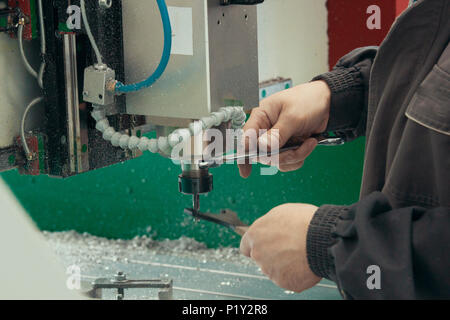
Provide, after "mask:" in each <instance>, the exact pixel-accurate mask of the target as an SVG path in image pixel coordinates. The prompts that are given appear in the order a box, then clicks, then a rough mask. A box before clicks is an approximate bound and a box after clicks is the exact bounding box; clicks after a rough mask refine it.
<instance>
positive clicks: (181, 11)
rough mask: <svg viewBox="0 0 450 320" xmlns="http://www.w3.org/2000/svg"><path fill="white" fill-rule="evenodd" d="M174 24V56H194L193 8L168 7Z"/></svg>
mask: <svg viewBox="0 0 450 320" xmlns="http://www.w3.org/2000/svg"><path fill="white" fill-rule="evenodd" d="M168 10H169V16H170V22H171V24H172V52H171V53H172V54H181V55H187V56H193V55H194V34H193V22H192V8H183V7H168Z"/></svg>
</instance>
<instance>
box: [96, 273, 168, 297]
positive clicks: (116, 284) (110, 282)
mask: <svg viewBox="0 0 450 320" xmlns="http://www.w3.org/2000/svg"><path fill="white" fill-rule="evenodd" d="M104 289H109V290H117V295H116V297H117V300H123V299H124V298H125V289H160V290H159V292H158V298H159V300H172V299H173V280H160V279H154V280H131V279H128V278H127V275H126V274H125V273H123V272H121V271H119V272H118V273H117V274H116V275H115V276H114V277H113V278H112V279H107V278H100V279H97V280H95V281H94V282H93V283H92V289H91V290H90V291H89V292H88V296H89V297H91V298H94V299H101V298H102V293H103V290H104Z"/></svg>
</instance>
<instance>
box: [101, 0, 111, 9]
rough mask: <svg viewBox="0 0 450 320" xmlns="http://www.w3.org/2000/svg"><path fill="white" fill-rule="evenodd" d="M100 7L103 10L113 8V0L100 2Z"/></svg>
mask: <svg viewBox="0 0 450 320" xmlns="http://www.w3.org/2000/svg"><path fill="white" fill-rule="evenodd" d="M98 5H99V6H100V7H101V8H104V9H109V8H111V6H112V0H98Z"/></svg>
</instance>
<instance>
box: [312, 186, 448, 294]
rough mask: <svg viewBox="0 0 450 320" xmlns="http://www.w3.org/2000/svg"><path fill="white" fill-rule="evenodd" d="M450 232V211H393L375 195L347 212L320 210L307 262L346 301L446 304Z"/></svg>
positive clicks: (409, 209) (332, 209) (329, 209)
mask: <svg viewBox="0 0 450 320" xmlns="http://www.w3.org/2000/svg"><path fill="white" fill-rule="evenodd" d="M449 230H450V208H448V207H439V208H431V209H425V208H420V207H408V208H400V209H393V208H392V207H391V205H390V204H389V202H388V200H387V199H386V197H385V196H384V195H383V194H382V193H380V192H376V193H373V194H371V195H370V196H368V197H367V198H364V199H363V200H361V201H360V202H358V203H357V204H355V205H352V206H349V207H341V206H323V207H321V208H319V210H318V211H317V213H316V214H315V216H314V217H313V220H312V222H311V224H310V227H309V230H308V235H307V254H308V262H309V265H310V267H311V269H312V271H313V272H314V273H315V274H317V275H318V276H320V277H324V278H328V279H330V280H333V281H335V282H336V283H337V284H338V286H339V288H340V289H341V293H342V295H343V296H344V298H348V299H431V298H438V299H443V298H446V299H448V298H450V274H449V270H450V231H449ZM374 266H375V268H379V274H378V276H379V278H378V280H379V281H378V283H376V282H377V279H376V278H375V277H374V275H375V273H376V272H377V271H374V269H373V268H374Z"/></svg>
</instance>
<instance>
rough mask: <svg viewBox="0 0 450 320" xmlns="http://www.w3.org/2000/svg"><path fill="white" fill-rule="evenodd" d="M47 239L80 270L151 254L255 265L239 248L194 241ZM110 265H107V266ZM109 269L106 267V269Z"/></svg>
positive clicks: (58, 235)
mask: <svg viewBox="0 0 450 320" xmlns="http://www.w3.org/2000/svg"><path fill="white" fill-rule="evenodd" d="M43 234H44V237H45V238H46V239H47V241H48V243H49V244H50V246H51V247H52V249H53V250H54V251H55V253H56V254H57V255H58V256H60V257H61V258H62V259H63V260H64V261H65V262H70V263H75V264H77V265H79V266H80V267H89V266H92V264H103V263H104V260H105V259H107V260H109V261H111V260H112V261H120V262H128V261H129V260H130V259H138V258H139V257H143V256H147V257H148V256H149V255H168V256H176V257H186V258H190V259H195V260H198V261H199V262H202V263H207V262H212V261H216V262H225V261H226V262H233V263H237V264H241V265H243V266H253V265H254V263H253V261H252V260H251V259H248V258H247V257H244V256H242V255H241V254H240V252H239V249H237V248H219V249H208V248H207V246H206V245H205V244H204V243H201V242H198V241H196V240H195V239H192V238H187V237H181V238H180V239H178V240H164V241H157V240H154V239H151V238H149V237H147V236H142V237H135V238H134V239H132V240H120V239H119V240H110V239H106V238H101V237H96V236H92V235H89V234H86V233H83V234H80V233H77V232H75V231H67V232H43ZM104 264H105V265H106V266H107V263H104ZM105 268H107V267H105Z"/></svg>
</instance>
